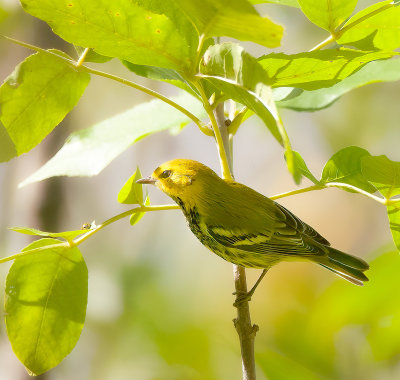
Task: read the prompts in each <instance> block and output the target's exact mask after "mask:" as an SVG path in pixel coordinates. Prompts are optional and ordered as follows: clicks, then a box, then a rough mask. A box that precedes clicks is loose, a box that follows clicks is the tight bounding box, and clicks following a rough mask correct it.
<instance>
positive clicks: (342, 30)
mask: <svg viewBox="0 0 400 380" xmlns="http://www.w3.org/2000/svg"><path fill="white" fill-rule="evenodd" d="M394 6H396V4H395V2H394V1H392V2H391V3H390V4H385V5H383V6H382V7H380V8H378V9H375V10H373V11H371V12H369V13H367V14H365V15H364V16H362V17H360V18H359V19H357V20H354V21H353V22H351V23H349V24H346V25H344V26H343V27H342V28H339V29H338V30H336V31H335V32H334V33H332V34H331V35H330V36H329V37H328V38H326V39H325V40H324V41H322V42H320V43H319V44H318V45H316V46H314V47H313V48H312V49H310V50H309V51H315V50H320V49H322V48H324V47H325V46H327V45H329V44H331V43H332V42H335V41H336V40H338V39H339V38H340V37H341V36H342V35H343V34H344V33H346V32H347V31H348V30H349V29H351V28H354V27H355V26H356V25H358V24H360V23H362V22H363V21H365V20H367V19H369V18H370V17H372V16H375V15H376V14H378V13H381V12H383V11H386V10H387V9H389V8H392V7H394Z"/></svg>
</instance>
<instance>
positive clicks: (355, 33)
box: [337, 0, 400, 50]
mask: <svg viewBox="0 0 400 380" xmlns="http://www.w3.org/2000/svg"><path fill="white" fill-rule="evenodd" d="M392 3H393V1H391V0H387V1H382V2H380V3H376V4H373V5H371V6H369V7H368V8H366V9H363V10H362V11H361V12H358V13H357V14H355V15H354V16H353V17H352V18H351V19H350V20H349V21H347V22H346V24H345V25H344V26H343V28H346V27H349V26H350V25H352V24H353V23H354V22H357V20H360V19H362V18H365V19H364V20H363V21H361V22H360V23H357V24H356V25H354V26H352V27H351V28H350V27H349V29H347V30H346V31H345V32H344V33H343V34H342V35H341V37H340V38H339V39H338V40H337V42H338V43H339V44H341V45H351V46H355V47H357V48H358V49H362V50H373V49H380V50H394V49H397V48H398V47H400V7H396V6H394V5H393V4H392ZM379 9H382V10H383V11H382V12H379ZM368 14H372V16H371V17H366V16H367V15H368Z"/></svg>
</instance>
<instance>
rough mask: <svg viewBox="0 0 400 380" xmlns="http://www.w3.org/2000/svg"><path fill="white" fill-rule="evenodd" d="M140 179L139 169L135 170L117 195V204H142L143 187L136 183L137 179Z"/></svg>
mask: <svg viewBox="0 0 400 380" xmlns="http://www.w3.org/2000/svg"><path fill="white" fill-rule="evenodd" d="M140 178H142V173H141V172H140V169H139V168H136V171H135V173H133V174H132V176H131V177H130V178H129V179H128V180H127V181H126V182H125V185H124V186H122V188H121V190H120V191H119V193H118V202H119V203H124V204H134V203H136V204H139V205H142V204H143V186H142V185H141V184H140V183H136V181H137V180H138V179H140Z"/></svg>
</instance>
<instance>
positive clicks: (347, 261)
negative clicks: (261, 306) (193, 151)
mask: <svg viewBox="0 0 400 380" xmlns="http://www.w3.org/2000/svg"><path fill="white" fill-rule="evenodd" d="M137 182H138V183H140V184H152V185H155V186H156V187H157V188H159V189H160V190H161V191H163V192H164V193H165V194H166V195H168V196H169V197H171V198H172V199H173V200H174V201H175V202H176V203H177V204H178V206H179V207H180V209H181V210H182V212H183V214H184V216H185V217H186V220H187V222H188V225H189V228H190V229H191V231H192V232H193V234H194V235H195V236H196V237H197V238H198V239H199V240H200V242H201V243H202V244H203V245H205V246H206V247H207V248H208V249H209V250H211V251H212V252H214V253H215V254H217V255H218V256H220V257H221V258H223V259H225V260H226V261H229V262H231V263H233V264H236V265H240V266H243V267H248V268H257V269H263V272H262V274H261V276H260V278H259V279H258V280H257V282H256V284H255V285H254V286H253V288H252V289H251V290H250V292H248V293H247V294H246V297H247V299H250V297H251V295H252V294H253V293H254V291H255V288H256V287H257V286H258V284H259V283H260V281H261V279H262V278H263V277H264V275H265V274H266V272H267V271H268V270H269V269H270V268H271V267H272V266H274V265H276V264H278V263H279V262H282V261H296V260H297V261H305V260H308V261H311V262H313V263H316V264H319V265H321V266H322V267H324V268H326V269H329V270H330V271H332V272H334V273H335V274H337V275H339V276H340V277H342V278H344V279H345V280H347V281H350V282H351V283H353V284H355V285H359V286H362V285H363V283H364V282H365V281H368V278H367V277H366V275H365V274H364V273H363V272H364V271H366V270H367V269H369V265H368V263H367V262H365V261H364V260H362V259H360V258H358V257H356V256H353V255H350V254H347V253H345V252H342V251H339V250H337V249H335V248H333V247H331V245H330V243H329V242H328V240H326V239H325V238H324V237H323V236H321V235H320V234H319V233H318V232H317V231H316V230H315V229H313V228H312V227H311V226H309V225H308V224H306V223H305V222H303V221H302V220H300V219H299V218H298V217H297V216H296V215H294V214H293V213H292V212H290V211H289V210H288V209H286V208H285V207H283V206H282V205H280V204H279V203H277V202H275V201H273V200H271V199H270V198H268V197H266V196H264V195H262V194H261V193H259V192H257V191H255V190H253V189H252V188H250V187H248V186H246V185H243V184H241V183H238V182H236V181H234V180H229V179H222V178H221V177H219V176H218V175H217V174H216V173H215V172H214V171H213V170H212V169H210V168H209V167H207V166H205V165H203V164H202V163H200V162H197V161H194V160H189V159H174V160H172V161H168V162H165V163H163V164H161V165H160V166H159V167H157V168H156V170H155V171H154V172H153V174H152V175H151V177H148V178H142V179H139V180H138V181H137ZM242 296H243V295H242Z"/></svg>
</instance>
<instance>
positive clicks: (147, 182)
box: [136, 177, 157, 185]
mask: <svg viewBox="0 0 400 380" xmlns="http://www.w3.org/2000/svg"><path fill="white" fill-rule="evenodd" d="M156 182H157V179H155V178H153V177H148V178H141V179H138V180H137V181H136V183H140V184H142V185H154V184H155V183H156Z"/></svg>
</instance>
